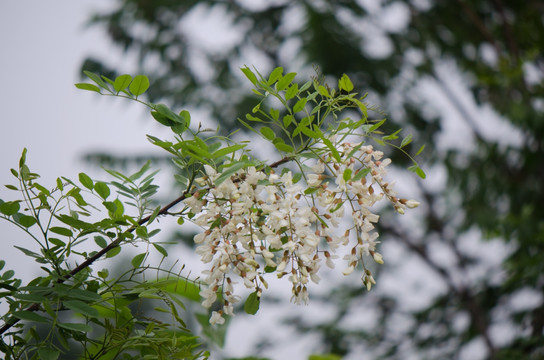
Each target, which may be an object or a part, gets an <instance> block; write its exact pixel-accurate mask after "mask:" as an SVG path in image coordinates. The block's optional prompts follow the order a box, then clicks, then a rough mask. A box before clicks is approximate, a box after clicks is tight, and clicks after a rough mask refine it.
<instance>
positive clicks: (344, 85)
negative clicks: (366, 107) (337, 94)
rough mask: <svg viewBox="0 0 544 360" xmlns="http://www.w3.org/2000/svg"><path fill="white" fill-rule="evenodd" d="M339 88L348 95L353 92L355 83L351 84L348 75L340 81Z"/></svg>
mask: <svg viewBox="0 0 544 360" xmlns="http://www.w3.org/2000/svg"><path fill="white" fill-rule="evenodd" d="M338 88H339V89H340V90H345V91H347V92H348V93H349V92H351V90H353V83H352V82H351V80H350V78H349V77H348V76H347V75H346V74H344V75H342V77H341V78H340V80H338Z"/></svg>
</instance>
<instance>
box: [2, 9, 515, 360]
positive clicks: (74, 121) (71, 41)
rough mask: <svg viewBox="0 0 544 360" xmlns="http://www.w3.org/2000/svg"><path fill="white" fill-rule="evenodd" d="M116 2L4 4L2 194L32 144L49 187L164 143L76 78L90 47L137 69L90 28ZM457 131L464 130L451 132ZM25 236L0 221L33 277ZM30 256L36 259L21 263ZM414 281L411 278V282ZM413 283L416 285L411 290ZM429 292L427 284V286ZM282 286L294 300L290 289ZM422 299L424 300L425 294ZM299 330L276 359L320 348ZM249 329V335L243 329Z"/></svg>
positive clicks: (236, 350) (235, 345)
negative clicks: (98, 155)
mask: <svg viewBox="0 0 544 360" xmlns="http://www.w3.org/2000/svg"><path fill="white" fill-rule="evenodd" d="M108 4H111V2H109V1H107V0H79V1H69V0H63V1H59V0H56V1H43V0H18V1H2V2H0V79H1V82H0V84H1V85H0V105H1V107H2V112H1V115H0V121H1V127H0V186H1V187H2V188H1V189H0V198H2V199H3V200H5V201H7V200H12V199H13V196H14V195H15V194H12V193H11V191H10V190H7V189H6V188H5V187H3V185H4V184H9V183H14V180H15V178H14V177H13V176H12V175H11V174H10V172H9V169H10V168H16V167H17V164H18V160H19V157H20V154H21V151H22V149H23V148H24V147H26V148H28V154H27V161H28V164H29V166H30V169H31V170H32V171H34V172H37V173H39V174H41V175H42V179H41V181H40V183H42V184H43V185H45V186H46V187H51V186H53V184H54V181H55V179H56V177H57V176H60V175H62V176H66V177H68V178H71V179H77V174H78V173H79V172H81V171H84V172H87V173H89V174H90V175H91V176H92V177H94V178H102V179H106V178H107V177H106V176H105V174H104V173H103V172H102V171H100V170H97V169H96V168H93V167H88V166H87V167H86V166H85V164H84V163H83V162H82V161H81V157H82V156H83V155H84V154H85V153H86V152H89V151H94V150H101V151H104V152H114V153H117V154H120V155H122V154H130V153H134V152H137V153H143V152H150V151H154V150H155V149H153V146H151V145H150V144H149V143H148V142H147V140H146V138H145V134H154V135H157V134H159V137H160V135H161V134H163V132H161V130H162V129H160V128H159V126H156V125H155V123H154V121H153V120H152V119H151V117H150V116H149V115H148V114H147V113H146V109H145V108H144V107H143V106H142V105H139V104H137V103H132V102H129V101H126V100H123V99H117V98H112V97H101V96H99V95H98V94H95V93H91V92H86V91H82V90H78V89H76V88H75V87H74V85H73V84H74V83H76V82H80V78H79V73H78V72H79V69H80V66H81V64H82V61H83V60H84V58H86V57H87V56H90V55H96V56H97V57H99V58H102V59H106V60H108V61H109V62H110V64H113V65H118V66H117V67H118V68H122V69H124V70H126V72H127V73H130V72H131V71H132V69H133V68H134V66H133V65H134V64H133V63H131V62H130V61H128V60H127V58H128V57H127V56H126V55H124V54H123V53H122V52H121V51H120V50H118V49H117V48H115V47H114V46H113V45H111V44H110V43H109V41H108V40H107V39H106V37H105V34H104V33H103V29H102V28H99V27H94V28H91V29H85V28H84V23H85V21H86V20H87V19H88V17H89V15H90V13H91V11H92V10H94V9H97V8H104V7H107V6H108ZM447 65H448V64H446V65H445V66H447ZM439 70H444V71H439V72H441V73H445V72H448V73H451V72H450V71H449V70H450V69H439ZM451 79H452V78H450V80H451ZM453 80H454V81H453V82H450V84H452V86H454V87H455V88H456V89H457V90H459V89H462V88H463V87H464V86H465V85H466V84H463V83H462V79H460V78H456V77H453ZM419 90H420V91H419V94H420V96H421V99H422V103H424V102H429V100H430V99H431V98H433V99H434V103H435V105H436V107H437V108H440V107H442V108H444V107H446V108H447V109H448V111H447V112H448V113H449V114H450V116H449V117H448V118H447V119H445V123H444V125H445V129H446V130H447V131H446V132H448V131H450V133H449V135H450V136H447V137H445V140H448V139H449V140H450V143H448V141H442V142H441V143H442V145H443V146H446V147H453V148H455V147H459V146H462V145H463V144H460V143H459V142H458V141H453V140H456V139H459V138H462V136H461V135H460V134H459V133H460V132H461V133H462V132H464V130H463V128H464V127H466V126H467V125H466V124H465V123H463V122H462V121H461V120H460V119H459V117H458V115H459V114H456V113H455V109H453V108H452V106H451V104H448V103H447V100H444V99H443V97H440V95H439V96H438V97H437V96H436V88H435V89H434V91H433V88H432V84H425V83H424V82H423V83H422V84H421V88H420V89H419ZM461 93H462V91H461ZM461 101H462V102H463V103H464V104H466V105H467V107H468V108H469V109H470V110H471V111H474V112H476V114H477V115H482V116H485V119H486V121H487V122H484V123H486V124H488V128H489V129H492V130H493V129H498V128H499V126H498V124H499V123H502V124H504V122H503V121H500V119H497V117H496V116H495V115H494V114H492V113H491V114H490V110H489V109H487V108H480V109H477V106H476V105H475V104H474V103H470V100H468V99H461ZM456 115H457V117H456ZM503 129H504V128H503ZM507 130H510V129H507ZM451 133H455V135H456V136H455V137H454V138H452V136H451ZM500 133H501V134H496V131H495V133H493V134H491V133H488V134H490V135H489V136H490V137H496V138H497V140H499V141H500V140H503V139H505V137H504V136H503V135H502V134H505V133H509V134H510V136H507V137H506V139H508V140H510V141H512V140H513V139H514V141H513V142H514V143H515V142H516V141H517V138H516V137H513V136H512V135H511V134H512V133H511V132H507V131H501V132H500ZM166 134H168V132H166ZM444 136H446V134H444ZM503 141H504V140H503ZM441 150H444V149H441ZM442 180H444V179H442ZM427 181H429V182H432V181H433V180H432V179H429V180H427ZM23 241H24V242H25V243H24V244H25V245H26V246H29V247H31V246H32V244H31V243H30V239H28V238H26V237H25V236H24V234H23V233H22V232H20V231H19V230H18V229H16V228H15V227H13V226H11V225H10V224H8V223H6V222H4V221H2V222H0V259H5V260H6V262H7V264H6V267H5V269H4V270H7V269H14V270H15V271H16V274H17V276H18V277H22V278H23V279H24V280H29V279H31V278H32V277H33V276H35V274H34V273H31V272H26V273H25V270H27V269H30V268H31V267H33V266H35V265H37V264H36V263H34V262H32V261H31V260H30V259H27V258H25V257H23V256H21V254H20V252H19V251H18V250H16V249H13V247H12V245H14V244H19V245H21V246H25V245H22V242H23ZM19 242H21V243H19ZM397 250H398V249H397ZM384 251H385V249H384ZM394 255H395V251H394V250H392V251H391V257H392V258H393V259H394ZM22 259H24V260H25V261H27V262H21V260H22ZM386 261H388V260H387V257H386ZM412 263H413V262H406V263H404V265H403V266H404V270H408V269H409V271H401V270H402V269H399V272H404V273H414V272H415V273H416V275H417V273H418V272H425V271H426V269H425V268H422V266H421V265H418V264H412ZM390 275H391V274H390ZM416 277H417V276H416ZM390 278H391V277H389V278H388V277H386V276H384V278H383V279H382V280H383V287H382V288H381V290H379V291H383V292H392V293H393V292H397V290H398V291H401V290H399V288H398V286H395V283H394V281H389V280H390ZM336 280H339V279H336ZM431 280H432V279H431ZM350 281H359V277H358V276H353V277H350ZM397 281H398V280H397ZM405 284H407V285H406V286H409V285H410V283H409V282H406V283H405ZM431 284H433V282H431ZM397 285H398V282H397ZM437 286H439V285H437ZM313 289H316V288H315V287H313ZM405 290H406V292H407V293H410V289H405ZM427 290H428V289H427ZM427 290H426V291H424V292H426V293H428V292H429V291H427ZM403 291H404V290H403ZM280 292H281V293H282V294H283V295H282V296H284V297H287V298H288V297H289V292H290V289H288V288H286V289H283V290H282V291H280ZM419 301H420V304H421V300H419ZM282 306H283V307H282V308H276V309H274V307H272V308H271V309H269V311H268V312H266V311H263V312H259V314H258V315H257V317H244V318H241V317H240V320H239V321H238V322H235V323H234V324H233V326H232V327H231V329H230V332H229V339H230V343H229V344H228V345H227V349H228V350H229V351H233V352H231V353H230V354H229V355H236V356H246V355H249V354H248V353H244V351H245V349H248V347H247V346H248V344H247V342H248V341H247V340H249V339H251V338H254V337H255V336H256V335H257V332H255V331H252V330H251V329H252V328H253V329H254V327H255V326H256V327H258V328H260V329H261V330H262V329H263V328H266V323H267V322H268V320H270V321H271V322H272V320H273V319H274V318H276V319H277V314H278V312H280V313H284V312H285V311H286V309H285V307H287V306H289V305H285V303H283V304H282ZM319 306H322V304H318V303H313V304H312V303H311V305H310V306H309V307H295V306H294V305H290V310H293V311H297V312H299V313H305V314H306V316H308V315H310V314H316V315H319V316H321V317H322V316H325V315H326V312H324V311H323V309H322V308H319ZM259 323H260V324H259ZM248 329H249V330H248ZM290 331H292V330H289V329H286V328H284V329H282V330H279V329H278V330H277V331H275V336H274V339H277V340H280V341H286V342H289V343H290V345H289V346H286V347H280V346H278V347H277V349H276V350H277V353H276V354H275V356H277V357H273V359H275V358H277V359H280V358H294V357H292V356H290V355H293V354H297V353H298V354H306V353H308V351H311V346H312V345H311V344H312V343H311V342H308V340H309V339H307V338H299V340H298V341H293V340H294V339H293V336H294V335H295V334H294V333H292V332H290ZM244 333H246V334H245V335H243V334H244ZM246 336H247V337H246ZM297 336H299V335H297ZM235 339H238V341H235ZM310 340H311V339H310ZM244 343H246V344H244ZM313 350H315V351H319V349H313ZM266 355H268V356H272V354H266ZM472 355H474V353H472Z"/></svg>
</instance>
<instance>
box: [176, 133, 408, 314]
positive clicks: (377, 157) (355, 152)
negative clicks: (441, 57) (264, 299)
mask: <svg viewBox="0 0 544 360" xmlns="http://www.w3.org/2000/svg"><path fill="white" fill-rule="evenodd" d="M342 147H343V149H342V151H340V152H338V154H337V156H336V157H335V156H333V154H330V153H324V154H322V155H321V156H320V158H319V160H317V162H316V163H314V164H313V165H312V166H311V167H310V171H308V172H305V173H303V174H302V176H303V178H304V179H305V182H306V185H307V186H305V187H303V186H302V184H301V182H302V181H298V179H295V177H294V176H293V174H292V172H291V171H287V170H284V171H283V173H282V174H277V173H276V172H274V171H273V170H272V171H270V172H269V173H268V174H267V173H265V172H264V171H260V170H257V169H255V168H254V167H250V168H248V169H243V170H240V171H238V172H237V173H236V174H234V175H233V176H231V177H230V178H228V179H226V180H224V181H223V182H221V183H220V184H219V185H215V181H216V180H217V179H218V177H219V175H220V174H218V173H217V172H216V171H215V169H214V168H212V167H211V166H209V165H205V171H206V176H205V177H203V178H201V179H199V180H198V181H199V183H201V184H207V187H208V189H209V190H207V191H206V192H196V193H195V194H194V195H193V196H192V197H190V198H187V199H186V200H185V204H186V205H187V207H188V208H189V209H190V211H191V212H192V213H193V214H195V217H194V218H193V221H194V223H195V224H197V225H199V226H201V227H202V229H203V232H202V233H200V234H198V235H196V236H195V238H194V241H195V243H196V244H197V245H198V246H197V249H196V252H197V254H199V255H200V257H201V260H202V261H203V262H204V263H206V264H208V266H209V267H208V270H206V271H205V272H204V274H203V275H204V276H203V280H204V282H205V283H206V284H207V287H206V288H205V289H204V290H202V291H201V293H200V294H201V296H202V297H203V298H204V301H203V303H202V304H203V305H204V306H205V307H208V308H209V307H211V306H212V304H213V303H214V302H216V301H217V299H218V293H220V294H221V299H222V300H221V301H222V308H221V310H219V311H214V312H213V313H212V317H211V319H210V322H211V323H222V322H223V321H224V319H223V317H222V315H223V314H227V315H233V305H234V304H236V303H237V302H239V301H240V297H239V296H236V295H235V293H234V287H233V284H235V283H236V282H237V281H234V279H235V278H238V279H239V281H240V282H241V283H243V284H244V285H245V286H246V287H247V288H250V289H253V290H254V291H255V293H256V294H257V295H258V296H260V294H261V292H262V290H263V288H267V282H266V280H265V275H266V274H267V273H272V272H275V273H276V275H277V276H278V277H279V278H286V279H287V280H288V281H289V282H290V283H291V285H292V293H293V296H292V299H291V300H292V301H293V302H295V303H297V304H300V303H307V302H308V283H309V282H310V281H311V282H314V283H318V282H319V276H318V272H319V269H320V267H321V264H322V261H323V260H324V261H325V264H326V265H327V266H329V267H331V268H333V267H334V266H335V264H334V262H333V259H335V258H337V257H338V256H337V255H335V253H336V252H337V251H338V249H339V248H341V247H344V248H346V250H347V251H345V253H347V255H345V256H344V260H345V261H346V265H345V269H344V270H343V273H344V274H345V275H349V274H350V273H352V272H353V271H354V270H355V269H356V268H357V267H358V266H359V265H362V267H363V269H364V275H363V277H362V280H363V283H364V284H365V286H366V287H367V288H368V289H369V290H370V287H371V286H372V285H373V284H375V280H374V278H373V277H372V273H371V272H370V270H368V269H367V267H366V266H365V263H364V261H365V260H366V259H373V260H374V261H375V262H376V263H379V264H383V258H382V255H381V254H380V253H378V252H377V250H376V245H377V243H378V241H377V238H378V233H377V232H376V231H375V228H374V224H376V223H377V222H378V220H379V216H378V215H376V214H374V213H373V212H372V211H371V207H372V206H373V205H374V204H375V203H376V202H377V201H379V200H381V199H383V198H386V199H387V200H389V201H390V202H391V203H392V204H393V207H394V208H395V210H396V211H397V212H399V213H401V214H402V213H404V210H405V209H406V208H407V207H408V208H412V207H416V206H417V205H418V203H417V202H416V201H414V200H406V199H400V198H398V197H397V195H396V193H395V192H394V190H393V186H392V184H391V183H387V182H385V180H384V176H385V173H386V170H385V168H386V167H387V165H389V164H390V163H391V160H390V159H383V160H382V157H383V153H382V152H380V151H376V150H374V149H373V148H372V146H368V145H362V144H349V143H344V144H343V145H342ZM347 212H350V213H349V214H348V213H347ZM347 215H349V216H347ZM346 219H351V223H349V222H348V221H346ZM340 226H346V228H345V229H340Z"/></svg>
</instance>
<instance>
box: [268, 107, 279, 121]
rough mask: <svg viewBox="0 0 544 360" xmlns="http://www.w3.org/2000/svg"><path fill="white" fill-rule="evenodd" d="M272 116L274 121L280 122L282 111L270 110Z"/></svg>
mask: <svg viewBox="0 0 544 360" xmlns="http://www.w3.org/2000/svg"><path fill="white" fill-rule="evenodd" d="M270 115H271V116H272V119H274V120H275V121H278V119H279V117H280V111H279V110H277V109H270Z"/></svg>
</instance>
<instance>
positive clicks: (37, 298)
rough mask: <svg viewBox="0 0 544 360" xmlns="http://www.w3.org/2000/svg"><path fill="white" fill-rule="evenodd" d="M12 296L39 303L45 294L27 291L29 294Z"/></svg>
mask: <svg viewBox="0 0 544 360" xmlns="http://www.w3.org/2000/svg"><path fill="white" fill-rule="evenodd" d="M13 297H14V298H16V299H19V300H23V301H29V302H36V303H40V302H42V301H44V300H45V299H46V297H45V296H43V295H41V294H35V293H29V294H14V295H13Z"/></svg>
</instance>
